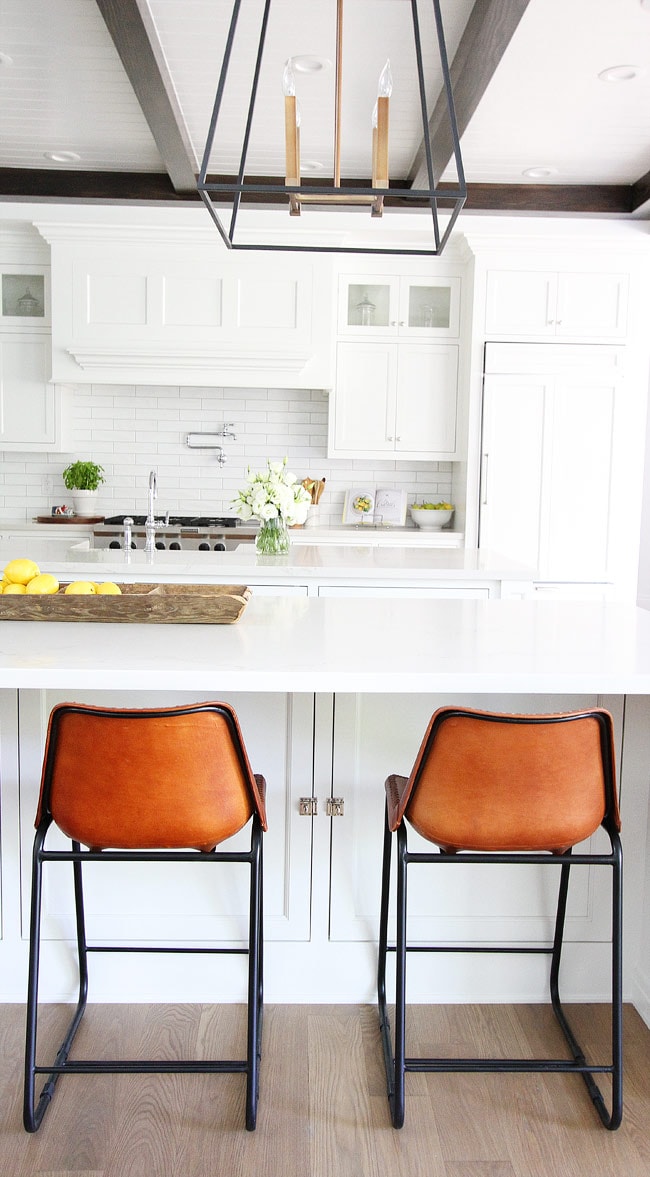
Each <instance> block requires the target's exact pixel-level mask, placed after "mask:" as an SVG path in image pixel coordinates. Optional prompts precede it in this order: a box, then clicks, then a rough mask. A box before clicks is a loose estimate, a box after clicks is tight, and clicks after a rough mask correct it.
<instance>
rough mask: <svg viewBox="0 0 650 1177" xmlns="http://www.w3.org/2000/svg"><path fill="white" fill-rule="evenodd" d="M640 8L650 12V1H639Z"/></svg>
mask: <svg viewBox="0 0 650 1177" xmlns="http://www.w3.org/2000/svg"><path fill="white" fill-rule="evenodd" d="M641 7H642V8H645V10H646V12H650V0H641Z"/></svg>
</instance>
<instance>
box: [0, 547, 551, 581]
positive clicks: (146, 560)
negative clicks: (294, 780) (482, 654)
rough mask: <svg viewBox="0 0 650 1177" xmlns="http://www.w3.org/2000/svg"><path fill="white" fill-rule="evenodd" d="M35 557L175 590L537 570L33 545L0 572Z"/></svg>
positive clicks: (445, 560)
mask: <svg viewBox="0 0 650 1177" xmlns="http://www.w3.org/2000/svg"><path fill="white" fill-rule="evenodd" d="M19 555H21V556H30V557H31V558H32V559H33V560H35V561H36V562H37V564H38V565H39V567H40V568H41V570H42V571H44V572H52V573H54V575H56V576H58V577H59V579H60V580H63V579H66V580H69V579H79V580H97V579H102V580H115V581H117V582H124V581H134V580H138V581H147V580H151V581H154V582H158V581H170V582H177V583H201V582H202V581H203V582H204V583H211V582H212V583H214V582H217V583H222V584H223V583H228V584H249V583H253V584H254V583H257V584H262V583H271V584H272V583H281V582H286V583H293V584H305V583H308V582H309V581H311V580H318V581H323V580H330V581H332V582H338V583H354V582H357V581H366V582H367V581H395V582H402V583H417V582H423V581H428V580H432V579H435V580H462V581H478V580H480V581H486V580H499V581H503V580H514V581H530V580H532V579H533V575H534V574H533V571H532V570H531V569H530V568H526V567H524V566H523V565H519V564H515V563H513V561H512V560H509V559H508V558H507V557H505V556H500V555H498V554H496V553H493V552H486V551H484V550H483V549H481V550H479V549H476V548H422V547H418V548H410V547H394V546H391V547H386V548H384V547H381V546H374V545H365V544H361V545H359V546H358V547H357V546H350V545H347V544H346V545H330V544H327V545H319V544H299V545H298V544H296V545H292V547H291V549H290V551H289V554H288V555H287V556H279V557H278V556H260V555H258V554H257V552H256V551H255V548H254V546H253V545H252V544H241V545H240V546H239V547H238V548H237V549H236V550H235V551H233V552H189V551H180V552H170V551H155V552H153V553H146V552H143V551H133V552H131V553H129V558H128V559H127V558H126V555H125V553H124V552H121V551H120V552H116V551H114V550H111V549H84V548H75V547H74V544H71V547H70V548H68V549H67V550H64V552H63V553H62V552H61V547H60V544H58V543H52V544H51V543H50V542H49V541H48V540H36V539H35V540H34V541H33V542H32V543H30V544H29V551H27V550H25V551H24V552H23V551H22V550H21V551H20V552H18V551H17V550H16V547H15V545H12V546H11V547H9V546H7V545H2V543H1V542H0V567H4V565H5V564H6V563H7V562H8V561H9V560H11V559H13V558H14V557H16V556H19Z"/></svg>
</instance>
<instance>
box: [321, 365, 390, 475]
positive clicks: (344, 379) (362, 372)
mask: <svg viewBox="0 0 650 1177" xmlns="http://www.w3.org/2000/svg"><path fill="white" fill-rule="evenodd" d="M396 360H397V353H396V351H395V347H394V346H393V345H391V344H388V345H386V346H383V345H382V344H362V343H340V344H339V346H338V351H337V363H336V387H335V389H334V391H333V393H332V394H331V400H330V446H331V451H332V452H333V453H336V454H340V455H346V454H348V455H350V456H354V455H355V454H365V453H367V452H369V451H373V452H375V453H378V452H379V453H388V454H390V453H392V452H393V450H394V449H395V440H394V432H395V431H394V423H395V368H396Z"/></svg>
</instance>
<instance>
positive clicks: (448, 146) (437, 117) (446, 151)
mask: <svg viewBox="0 0 650 1177" xmlns="http://www.w3.org/2000/svg"><path fill="white" fill-rule="evenodd" d="M529 3H530V0H476V3H475V4H474V7H473V9H472V11H471V13H470V17H469V20H468V22H467V24H466V26H465V31H464V33H463V35H462V37H461V39H460V43H459V45H458V49H457V50H456V53H455V55H454V59H453V61H452V62H451V64H450V67H449V73H450V77H451V87H452V92H453V95H454V109H455V112H456V123H457V125H458V135H459V138H460V137H461V136H462V135H463V132H464V131H465V129H466V127H467V125H468V123H469V121H470V119H471V117H472V115H473V114H474V111H475V110H476V108H477V106H478V104H479V102H480V101H481V98H482V97H483V95H484V93H485V91H486V89H487V87H488V85H489V83H490V81H491V79H492V76H493V74H494V72H495V70H496V68H497V66H498V65H499V62H500V61H501V59H502V57H503V55H504V53H505V51H506V49H507V48H508V45H509V44H510V41H511V39H512V36H513V34H514V32H515V29H516V28H517V25H518V24H519V21H520V20H521V18H522V16H523V14H524V12H525V11H526V9H527V7H528V5H529ZM429 138H430V141H431V153H432V160H433V174H434V176H435V178H436V180H439V178H440V176H441V175H442V174H443V172H444V170H445V168H446V167H447V164H448V163H449V161H450V159H451V157H452V155H453V153H454V146H453V140H452V135H451V127H450V125H449V114H448V110H447V100H446V96H445V92H444V90H443V91H441V93H440V95H439V97H438V101H437V102H436V105H435V107H434V109H433V112H432V114H431V116H430V118H429ZM408 182H409V186H410V187H411V188H428V187H429V177H428V174H427V167H426V155H425V147H424V141H423V142H422V143H421V144H420V146H419V148H418V151H417V154H416V156H415V159H414V161H413V166H412V168H411V171H410V173H409V176H408Z"/></svg>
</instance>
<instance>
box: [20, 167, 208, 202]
mask: <svg viewBox="0 0 650 1177" xmlns="http://www.w3.org/2000/svg"><path fill="white" fill-rule="evenodd" d="M9 199H11V200H43V201H49V202H51V203H56V202H57V201H63V200H98V201H102V202H103V203H107V202H110V203H116V204H117V203H122V202H125V203H132V204H135V203H138V202H144V203H146V202H149V203H153V202H155V201H158V200H165V201H168V200H171V201H173V200H176V201H188V200H191V199H195V200H198V199H199V196H198V193H197V191H196V184H195V185H194V190H193V192H189V191H188V192H176V191H175V189H174V187H173V186H172V182H171V180H170V178H169V176H168V175H167V174H166V172H86V171H77V170H75V171H71V170H65V171H64V170H63V169H58V170H57V169H54V168H52V169H49V168H0V200H9Z"/></svg>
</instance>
